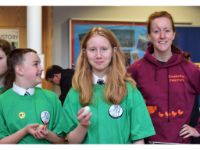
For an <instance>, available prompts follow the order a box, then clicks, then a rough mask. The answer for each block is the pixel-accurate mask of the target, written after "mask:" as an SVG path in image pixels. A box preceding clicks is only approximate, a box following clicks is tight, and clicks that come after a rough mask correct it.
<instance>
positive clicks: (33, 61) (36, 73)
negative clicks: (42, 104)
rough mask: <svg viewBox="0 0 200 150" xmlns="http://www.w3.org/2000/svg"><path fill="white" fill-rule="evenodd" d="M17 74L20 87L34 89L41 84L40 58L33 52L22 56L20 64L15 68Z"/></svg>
mask: <svg viewBox="0 0 200 150" xmlns="http://www.w3.org/2000/svg"><path fill="white" fill-rule="evenodd" d="M16 68H17V69H16V70H17V74H18V75H19V76H20V78H21V80H20V81H21V83H19V85H20V86H22V87H24V88H30V87H34V86H36V85H37V84H39V83H41V80H42V79H41V74H42V68H41V65H40V58H39V56H38V55H37V54H36V53H34V52H29V53H26V54H24V56H23V61H22V63H21V64H18V65H17V66H16Z"/></svg>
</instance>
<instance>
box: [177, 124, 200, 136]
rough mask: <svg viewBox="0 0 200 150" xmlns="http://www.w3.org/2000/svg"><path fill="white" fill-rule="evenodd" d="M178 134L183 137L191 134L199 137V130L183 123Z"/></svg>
mask: <svg viewBox="0 0 200 150" xmlns="http://www.w3.org/2000/svg"><path fill="white" fill-rule="evenodd" d="M179 135H180V136H183V138H184V139H185V138H188V137H191V136H193V137H199V136H200V134H199V132H198V131H197V130H196V129H195V128H193V127H191V126H189V125H187V124H184V125H183V127H182V129H181V131H180V132H179Z"/></svg>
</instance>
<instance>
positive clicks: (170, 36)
mask: <svg viewBox="0 0 200 150" xmlns="http://www.w3.org/2000/svg"><path fill="white" fill-rule="evenodd" d="M148 36H149V40H150V41H151V42H152V44H153V46H154V50H155V51H157V52H168V51H171V45H172V41H173V40H174V38H175V32H174V31H173V28H172V23H171V21H170V19H169V18H167V17H159V18H155V19H154V20H152V21H151V28H150V33H149V35H148Z"/></svg>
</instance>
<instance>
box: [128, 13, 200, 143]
mask: <svg viewBox="0 0 200 150" xmlns="http://www.w3.org/2000/svg"><path fill="white" fill-rule="evenodd" d="M147 30H148V37H149V40H150V42H151V43H150V44H149V46H148V48H147V50H146V53H145V56H144V58H142V59H140V60H138V61H136V62H135V63H133V64H132V65H131V66H130V67H129V68H128V72H129V73H130V74H131V75H132V77H133V78H134V79H135V80H136V82H137V87H138V88H139V90H140V91H141V93H142V95H143V96H144V99H145V101H146V105H147V107H148V110H149V113H150V116H151V119H152V121H153V125H154V128H155V130H156V135H154V136H152V137H149V138H148V140H149V143H190V138H191V137H199V136H200V124H199V123H198V125H196V126H195V127H191V126H190V125H189V123H190V120H191V114H192V109H193V106H194V103H195V97H196V95H197V94H199V93H200V70H199V69H198V68H197V66H195V65H194V64H193V63H192V62H191V61H188V60H187V59H186V58H185V55H184V52H183V51H181V50H180V49H178V48H177V47H175V46H174V45H173V44H172V42H173V40H174V38H175V34H176V31H175V26H174V21H173V18H172V16H171V14H169V13H168V12H166V11H160V12H154V13H153V14H151V15H150V16H149V19H148V22H147Z"/></svg>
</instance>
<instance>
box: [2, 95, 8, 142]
mask: <svg viewBox="0 0 200 150" xmlns="http://www.w3.org/2000/svg"><path fill="white" fill-rule="evenodd" d="M8 135H10V134H9V131H8V128H7V126H6V121H5V115H4V113H3V107H2V103H1V97H0V139H2V138H4V137H6V136H8Z"/></svg>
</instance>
